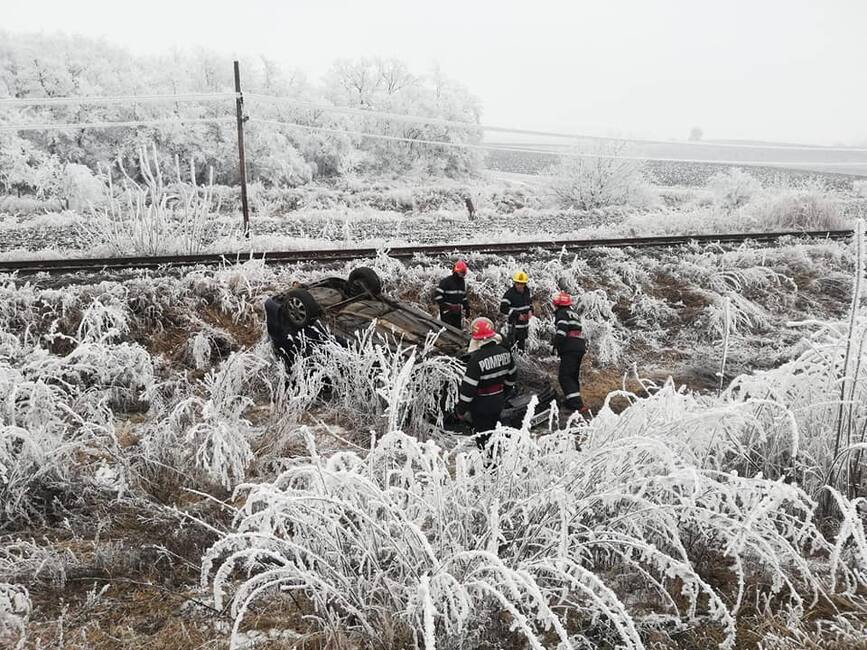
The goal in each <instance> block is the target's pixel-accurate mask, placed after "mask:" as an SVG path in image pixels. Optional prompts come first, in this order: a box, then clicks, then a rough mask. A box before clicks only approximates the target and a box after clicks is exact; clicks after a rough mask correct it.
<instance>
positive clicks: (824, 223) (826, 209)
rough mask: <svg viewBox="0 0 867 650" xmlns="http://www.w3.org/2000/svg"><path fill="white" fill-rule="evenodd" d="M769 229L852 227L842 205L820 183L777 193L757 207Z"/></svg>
mask: <svg viewBox="0 0 867 650" xmlns="http://www.w3.org/2000/svg"><path fill="white" fill-rule="evenodd" d="M755 209H756V211H757V213H758V214H759V216H760V218H761V220H762V222H763V223H765V224H766V225H767V228H768V230H842V229H844V228H851V227H852V224H851V223H850V220H849V219H847V218H846V216H845V215H844V214H843V210H842V206H841V203H840V201H839V200H838V199H836V198H835V197H833V196H831V195H830V194H829V193H828V192H827V190H825V189H824V188H823V187H821V186H820V185H818V184H815V183H814V184H811V185H808V186H807V187H805V188H802V189H793V190H785V191H780V192H779V193H775V194H773V195H771V196H769V197H768V198H766V199H765V200H764V201H762V202H761V203H760V204H759V205H757V206H756V207H755Z"/></svg>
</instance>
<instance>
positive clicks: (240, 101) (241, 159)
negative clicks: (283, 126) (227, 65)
mask: <svg viewBox="0 0 867 650" xmlns="http://www.w3.org/2000/svg"><path fill="white" fill-rule="evenodd" d="M235 92H236V93H237V94H238V96H237V97H236V98H235V111H236V112H237V114H238V164H239V165H240V171H241V211H242V212H243V213H244V237H248V238H249V237H250V209H249V207H248V206H247V160H246V157H245V156H244V120H245V119H246V118H245V117H244V95H242V94H241V71H240V69H239V68H238V62H237V61H235Z"/></svg>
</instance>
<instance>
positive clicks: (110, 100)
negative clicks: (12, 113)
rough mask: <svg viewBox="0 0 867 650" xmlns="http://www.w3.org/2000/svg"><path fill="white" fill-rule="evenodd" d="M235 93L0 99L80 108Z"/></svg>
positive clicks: (207, 98)
mask: <svg viewBox="0 0 867 650" xmlns="http://www.w3.org/2000/svg"><path fill="white" fill-rule="evenodd" d="M235 97H236V94H235V93H186V94H180V95H105V96H96V97H86V96H82V97H23V98H17V97H16V98H9V99H6V98H4V99H0V108H4V107H9V108H15V107H17V106H78V105H80V104H142V103H169V102H207V101H221V100H224V99H235Z"/></svg>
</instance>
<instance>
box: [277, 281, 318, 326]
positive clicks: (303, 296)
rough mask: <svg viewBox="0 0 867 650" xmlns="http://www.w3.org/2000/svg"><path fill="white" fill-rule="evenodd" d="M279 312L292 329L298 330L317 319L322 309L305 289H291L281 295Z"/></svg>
mask: <svg viewBox="0 0 867 650" xmlns="http://www.w3.org/2000/svg"><path fill="white" fill-rule="evenodd" d="M280 311H281V312H282V313H283V318H285V319H286V321H287V322H288V323H289V324H290V325H291V326H292V327H294V328H295V329H298V330H300V329H302V328H304V327H307V326H308V325H311V324H312V323H314V322H315V321H316V319H317V318H319V315H320V314H321V313H322V307H321V306H320V305H319V303H318V302H316V298H314V297H313V296H312V295H311V294H310V292H309V291H307V289H292V291H287V292H286V293H285V294H284V295H283V306H282V307H281V309H280Z"/></svg>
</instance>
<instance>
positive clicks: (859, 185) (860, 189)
mask: <svg viewBox="0 0 867 650" xmlns="http://www.w3.org/2000/svg"><path fill="white" fill-rule="evenodd" d="M852 190H853V191H854V192H855V196H858V197H861V198H864V199H867V180H859V181H853V182H852Z"/></svg>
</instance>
